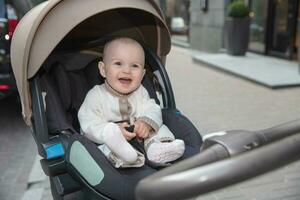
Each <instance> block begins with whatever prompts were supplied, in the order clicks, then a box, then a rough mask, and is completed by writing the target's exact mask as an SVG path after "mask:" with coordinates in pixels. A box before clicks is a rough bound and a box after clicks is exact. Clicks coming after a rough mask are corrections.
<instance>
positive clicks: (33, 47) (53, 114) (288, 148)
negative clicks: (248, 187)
mask: <svg viewBox="0 0 300 200" xmlns="http://www.w3.org/2000/svg"><path fill="white" fill-rule="evenodd" d="M112 35H114V36H127V37H131V38H134V39H136V40H139V41H140V42H141V43H142V45H143V48H144V50H145V57H146V71H147V72H146V75H145V76H144V79H143V81H142V84H143V85H144V87H145V88H146V89H147V91H148V93H149V95H150V97H151V98H153V99H155V101H156V103H157V104H159V105H160V106H161V108H162V114H163V122H164V124H165V125H167V126H168V128H169V129H170V130H171V131H172V132H173V133H174V135H175V137H176V138H179V139H182V140H184V141H185V145H186V146H185V149H186V150H185V152H184V155H183V157H182V161H180V162H178V163H175V164H173V165H171V166H155V165H147V164H146V165H144V166H143V167H141V168H136V169H132V168H131V169H116V168H114V167H113V166H112V165H111V163H110V162H109V161H108V160H107V159H106V157H105V156H104V155H103V154H102V152H101V151H100V150H99V149H98V148H97V145H96V144H94V143H93V142H91V141H89V140H87V139H85V138H84V137H83V136H82V135H80V134H79V133H80V126H79V123H78V119H77V112H78V109H79V107H80V105H81V103H82V102H83V100H84V98H85V95H86V93H87V91H88V90H89V89H90V88H92V87H93V86H94V85H96V84H101V83H103V78H102V77H100V75H99V73H98V69H97V64H98V62H99V60H101V53H100V52H101V51H102V48H103V45H104V44H105V42H106V41H108V40H109V39H110V38H111V37H112ZM170 46H171V44H170V34H169V32H168V29H167V26H166V25H165V22H164V18H163V16H162V13H161V12H160V9H159V8H158V6H157V5H156V4H155V2H154V1H153V0H122V1H119V0H109V1H107V0H88V1H82V0H50V1H46V2H43V3H41V4H40V5H38V6H37V7H35V8H33V9H32V10H31V11H30V12H29V13H27V14H26V15H25V16H24V17H23V19H22V20H21V21H20V23H19V25H18V27H17V29H16V31H15V34H14V37H13V41H12V46H11V59H12V66H13V70H14V74H15V77H16V81H17V87H18V91H19V94H20V98H21V103H22V109H23V116H24V120H25V122H26V123H27V125H29V126H30V127H31V128H32V132H33V137H34V139H35V142H36V144H37V149H38V153H39V154H40V155H41V156H42V159H41V166H42V168H43V170H44V172H45V174H46V175H48V176H49V179H50V185H51V191H52V195H53V198H54V199H55V200H61V199H135V198H138V199H186V198H189V197H193V196H196V195H199V194H201V193H205V192H209V191H212V190H215V189H219V188H222V187H224V186H228V185H230V184H234V183H237V182H239V181H242V180H245V179H247V178H251V177H253V176H256V175H259V174H262V173H264V172H267V171H269V170H272V169H275V168H277V167H280V166H282V165H284V164H287V163H290V162H292V161H295V160H297V159H299V156H300V152H299V151H300V149H299V145H300V135H299V134H298V133H299V130H300V126H299V124H300V123H299V121H293V122H289V123H286V124H283V125H280V126H276V127H273V128H269V129H265V130H260V131H244V130H235V131H226V132H219V133H215V134H213V135H211V137H206V139H205V141H204V143H203V144H202V138H201V136H200V134H199V132H198V131H197V129H196V128H195V127H194V126H193V124H192V123H191V122H190V121H189V120H188V119H187V118H186V117H185V116H184V115H182V114H181V113H180V112H179V111H178V110H177V109H176V104H175V100H174V95H173V91H172V87H171V84H170V81H169V78H168V75H167V72H166V70H165V68H164V63H165V59H166V55H167V54H168V52H169V50H170ZM285 137H286V138H285ZM281 138H285V139H284V140H282V141H279V142H275V143H274V144H273V143H272V144H270V145H268V146H266V147H263V148H258V147H260V146H262V145H264V144H268V143H271V142H273V141H277V140H279V139H281ZM200 148H201V151H202V152H201V153H200V154H199V152H200ZM250 150H251V151H250ZM252 150H253V151H252ZM248 151H249V153H248ZM244 152H245V154H243V156H239V154H240V153H244ZM286 155H289V156H286ZM189 157H190V158H189ZM228 157H230V158H228ZM282 157H286V159H281V158H282ZM185 158H187V159H185ZM225 158H228V159H225ZM218 160H221V161H218ZM217 161H218V162H217ZM202 165H203V166H202ZM162 168H164V169H162ZM254 169H255V170H254ZM216 172H217V173H216Z"/></svg>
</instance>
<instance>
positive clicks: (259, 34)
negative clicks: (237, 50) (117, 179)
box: [249, 0, 269, 53]
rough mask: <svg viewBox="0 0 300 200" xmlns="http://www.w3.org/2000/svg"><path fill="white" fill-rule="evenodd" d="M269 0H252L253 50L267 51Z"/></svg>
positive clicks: (251, 39)
mask: <svg viewBox="0 0 300 200" xmlns="http://www.w3.org/2000/svg"><path fill="white" fill-rule="evenodd" d="M268 2H269V1H268V0H252V1H250V17H251V24H250V43H249V49H250V50H251V51H255V52H259V53H266V32H267V18H268Z"/></svg>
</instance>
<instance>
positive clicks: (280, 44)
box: [267, 0, 297, 59]
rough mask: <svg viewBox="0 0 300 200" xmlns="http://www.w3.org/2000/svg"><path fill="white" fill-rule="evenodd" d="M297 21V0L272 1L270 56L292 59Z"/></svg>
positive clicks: (269, 37)
mask: <svg viewBox="0 0 300 200" xmlns="http://www.w3.org/2000/svg"><path fill="white" fill-rule="evenodd" d="M296 21H297V1H296V0H272V1H271V4H270V22H271V23H270V25H271V26H270V32H269V34H268V38H267V40H268V42H267V45H268V51H269V54H270V55H275V56H280V57H284V58H288V59H291V58H292V56H293V51H294V39H295V31H296Z"/></svg>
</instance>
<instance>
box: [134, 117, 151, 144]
mask: <svg viewBox="0 0 300 200" xmlns="http://www.w3.org/2000/svg"><path fill="white" fill-rule="evenodd" d="M151 131H152V127H151V126H150V125H149V124H147V123H145V122H143V121H140V120H137V121H136V122H135V123H134V133H136V135H137V136H138V137H139V138H144V139H145V138H148V137H149V135H150V132H151Z"/></svg>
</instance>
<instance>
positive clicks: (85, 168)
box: [70, 141, 104, 186]
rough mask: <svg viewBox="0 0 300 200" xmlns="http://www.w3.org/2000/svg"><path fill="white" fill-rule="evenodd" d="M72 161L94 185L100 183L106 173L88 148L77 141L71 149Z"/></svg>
mask: <svg viewBox="0 0 300 200" xmlns="http://www.w3.org/2000/svg"><path fill="white" fill-rule="evenodd" d="M70 163H71V164H72V165H73V166H74V167H75V169H76V170H77V171H78V172H79V173H80V174H81V175H82V177H83V178H84V179H85V180H86V181H87V182H88V183H89V184H90V185H92V186H95V185H98V184H99V183H100V182H101V181H102V180H103V178H104V173H103V171H102V169H101V168H100V166H99V165H98V164H97V163H96V161H95V160H94V159H93V158H92V156H91V155H90V153H89V152H88V151H87V150H86V148H85V147H84V146H83V145H82V144H81V143H80V142H78V141H75V142H74V143H73V144H72V146H71V150H70Z"/></svg>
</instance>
